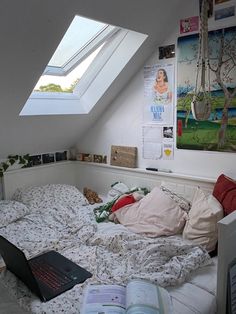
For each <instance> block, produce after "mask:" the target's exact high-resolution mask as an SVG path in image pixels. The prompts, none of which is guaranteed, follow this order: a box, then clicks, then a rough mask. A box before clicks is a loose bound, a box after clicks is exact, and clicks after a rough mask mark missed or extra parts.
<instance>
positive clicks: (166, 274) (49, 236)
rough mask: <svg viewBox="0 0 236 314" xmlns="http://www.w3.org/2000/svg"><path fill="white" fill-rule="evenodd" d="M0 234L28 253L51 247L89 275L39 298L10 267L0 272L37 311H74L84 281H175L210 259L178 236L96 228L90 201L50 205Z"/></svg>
mask: <svg viewBox="0 0 236 314" xmlns="http://www.w3.org/2000/svg"><path fill="white" fill-rule="evenodd" d="M0 234H1V235H3V236H5V237H6V238H8V239H9V240H10V241H12V242H13V243H14V244H16V245H17V246H18V247H20V248H21V249H23V251H24V252H25V253H26V255H27V257H31V256H34V255H37V254H38V253H40V252H42V251H45V250H48V249H52V248H53V249H56V250H57V251H59V252H60V253H61V254H63V255H64V256H66V257H68V258H69V259H71V260H72V261H74V262H75V263H77V264H79V265H80V266H82V267H84V268H86V269H87V270H88V271H90V272H91V273H92V274H93V277H92V278H90V279H88V280H87V281H86V282H85V283H83V284H81V285H76V286H75V287H74V288H73V289H71V290H69V291H67V292H65V293H63V294H62V295H60V296H58V297H56V298H54V299H52V300H50V301H48V302H46V303H42V302H41V301H40V300H39V299H38V297H36V296H35V295H34V294H32V293H31V292H30V291H29V289H28V288H27V287H26V286H25V285H24V284H23V283H22V282H21V281H20V280H18V279H17V278H16V277H15V276H14V275H12V274H11V273H10V272H9V271H3V272H2V273H0V280H1V282H2V283H3V284H4V285H5V286H6V287H7V289H8V290H9V292H10V293H11V294H12V295H13V296H14V297H15V298H16V299H17V301H18V302H19V303H20V305H21V306H22V307H24V308H25V309H26V310H28V311H29V312H32V313H37V314H43V313H47V314H51V313H66V314H75V313H79V312H80V310H79V309H80V308H81V305H82V300H83V292H84V288H85V287H86V286H87V285H88V284H89V283H103V284H104V283H117V284H126V283H127V281H128V279H130V278H144V279H147V280H150V281H152V282H154V283H157V284H159V285H161V286H163V287H167V286H174V285H177V284H180V283H182V282H184V281H185V280H186V279H187V278H188V277H189V275H190V273H191V272H192V271H193V270H195V269H197V268H199V267H201V266H203V265H206V264H208V263H210V257H209V255H208V254H207V252H206V251H205V250H204V249H202V248H201V247H197V246H194V245H192V244H190V243H189V242H185V241H183V240H182V239H181V238H180V237H178V236H171V237H159V238H147V237H143V236H141V235H138V234H135V233H132V232H130V231H126V230H125V229H122V228H121V229H120V231H119V232H116V233H114V234H112V233H110V234H108V233H104V232H98V231H97V223H96V221H95V218H94V215H93V210H92V208H91V207H90V206H82V207H80V208H78V207H76V208H73V207H72V206H68V207H67V208H65V207H64V205H63V206H62V205H60V204H58V205H54V206H53V207H52V206H51V207H50V209H48V210H47V211H44V212H34V213H31V214H29V215H26V216H25V217H24V218H22V219H20V220H18V221H16V222H15V223H13V224H10V225H8V226H7V227H5V228H1V229H0Z"/></svg>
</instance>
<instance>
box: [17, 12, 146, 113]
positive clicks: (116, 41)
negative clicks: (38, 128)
mask: <svg viewBox="0 0 236 314" xmlns="http://www.w3.org/2000/svg"><path fill="white" fill-rule="evenodd" d="M146 38H147V35H145V34H141V33H137V32H134V31H129V30H126V29H121V28H118V27H115V26H111V25H107V24H104V23H101V22H97V21H93V20H90V19H86V18H83V17H80V16H75V17H74V19H73V21H72V23H71V25H70V27H69V28H68V30H67V32H66V33H65V35H64V37H63V39H62V41H61V43H60V44H59V45H58V48H57V49H56V51H55V52H54V54H53V56H52V57H51V59H50V61H49V63H48V65H47V66H46V68H45V70H44V72H43V74H42V76H41V78H40V79H39V81H38V83H37V84H36V86H35V88H34V90H33V92H32V93H31V95H30V97H29V98H28V100H27V102H26V103H25V106H24V107H23V109H22V110H21V112H20V115H21V116H26V115H55V114H87V113H89V112H90V111H91V109H92V108H93V107H94V106H95V105H96V104H97V103H98V101H99V100H100V99H101V97H102V96H103V95H104V94H105V92H106V91H107V90H108V88H109V87H110V86H111V84H112V83H113V81H114V80H115V79H116V77H117V76H118V75H119V73H120V72H121V71H122V70H123V68H124V67H125V66H126V64H127V63H128V62H129V60H130V59H131V58H132V57H133V56H134V54H135V53H136V52H137V50H138V49H139V48H140V47H141V45H142V44H143V43H144V41H145V40H146Z"/></svg>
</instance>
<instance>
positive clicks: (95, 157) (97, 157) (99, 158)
mask: <svg viewBox="0 0 236 314" xmlns="http://www.w3.org/2000/svg"><path fill="white" fill-rule="evenodd" d="M93 161H94V162H98V163H100V164H101V163H102V162H103V156H102V155H93Z"/></svg>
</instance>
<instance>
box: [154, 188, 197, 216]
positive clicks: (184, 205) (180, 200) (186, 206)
mask: <svg viewBox="0 0 236 314" xmlns="http://www.w3.org/2000/svg"><path fill="white" fill-rule="evenodd" d="M160 189H161V190H162V191H163V192H164V193H165V194H166V195H168V196H169V197H170V198H171V199H172V200H174V201H175V202H176V203H177V204H178V205H179V207H180V208H181V209H182V210H184V211H185V212H187V213H188V212H189V211H190V208H191V202H190V201H188V200H187V199H186V198H185V197H183V196H181V195H180V194H179V193H176V192H174V191H173V190H172V189H171V187H170V186H169V185H168V184H167V183H166V182H162V183H161V186H160Z"/></svg>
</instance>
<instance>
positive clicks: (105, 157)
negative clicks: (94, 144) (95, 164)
mask: <svg viewBox="0 0 236 314" xmlns="http://www.w3.org/2000/svg"><path fill="white" fill-rule="evenodd" d="M102 163H103V164H107V155H104V156H103V158H102Z"/></svg>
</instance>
